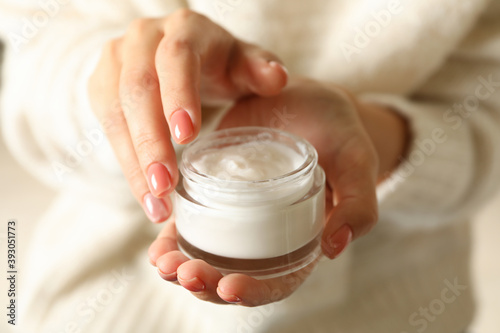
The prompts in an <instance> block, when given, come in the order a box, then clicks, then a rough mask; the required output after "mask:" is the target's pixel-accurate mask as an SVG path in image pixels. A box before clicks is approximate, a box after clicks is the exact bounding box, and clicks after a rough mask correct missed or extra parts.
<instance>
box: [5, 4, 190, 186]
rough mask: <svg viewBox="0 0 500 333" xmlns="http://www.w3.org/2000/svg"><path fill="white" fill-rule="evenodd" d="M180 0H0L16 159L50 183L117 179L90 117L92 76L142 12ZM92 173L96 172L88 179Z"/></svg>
mask: <svg viewBox="0 0 500 333" xmlns="http://www.w3.org/2000/svg"><path fill="white" fill-rule="evenodd" d="M182 5H183V2H182V1H181V0H165V1H161V2H160V1H151V0H146V1H137V0H128V1H121V0H110V1H99V0H89V1H82V0H74V1H67V0H52V1H44V2H38V1H35V0H25V1H20V2H19V3H18V2H16V4H13V2H11V1H9V0H0V6H2V12H1V13H0V38H1V39H2V40H3V41H4V43H5V46H6V54H5V62H4V64H3V80H2V82H3V87H2V96H1V98H2V100H1V102H2V104H1V112H2V122H1V125H2V132H3V135H4V138H5V141H6V143H7V145H8V147H9V149H10V151H11V152H12V153H13V155H14V156H15V157H16V159H17V160H18V161H19V162H20V163H21V165H23V166H24V167H25V168H26V169H27V170H28V171H30V172H31V173H33V174H34V175H35V176H36V177H37V178H38V179H40V180H42V181H43V182H44V183H46V184H48V185H49V186H52V187H56V188H58V187H64V186H71V185H72V184H74V183H75V182H79V183H85V182H87V181H88V179H92V180H96V181H99V182H103V181H105V182H108V181H110V182H113V181H114V180H116V181H117V182H120V181H121V180H120V178H122V175H121V171H120V169H119V167H118V164H117V162H116V159H115V158H114V155H113V152H112V150H111V148H110V146H109V144H108V142H107V140H106V139H105V138H104V135H103V133H102V130H101V128H100V126H99V124H98V123H97V121H96V119H95V117H94V116H93V115H92V112H91V109H90V106H89V102H88V97H87V89H86V85H87V81H88V78H89V76H90V75H91V73H92V71H93V69H94V67H95V65H96V63H97V61H98V58H99V54H100V52H101V49H102V46H103V45H104V43H105V42H106V41H108V40H109V39H111V38H114V37H117V36H119V35H121V34H123V32H124V31H125V29H126V28H127V26H128V25H129V23H130V22H131V21H132V20H133V19H134V18H137V17H143V16H163V15H167V14H168V13H170V12H172V11H174V10H175V9H177V8H179V7H181V6H182ZM89 174H92V176H93V177H88V175H89Z"/></svg>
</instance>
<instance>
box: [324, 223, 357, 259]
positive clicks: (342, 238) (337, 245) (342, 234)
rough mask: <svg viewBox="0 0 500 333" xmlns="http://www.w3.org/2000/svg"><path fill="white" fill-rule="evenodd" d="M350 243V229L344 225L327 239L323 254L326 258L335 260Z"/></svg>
mask: <svg viewBox="0 0 500 333" xmlns="http://www.w3.org/2000/svg"><path fill="white" fill-rule="evenodd" d="M351 241H352V229H351V227H349V226H348V225H347V224H344V225H343V226H342V227H340V229H339V230H337V231H336V232H335V233H334V234H333V235H331V236H330V238H328V244H327V247H328V248H327V249H325V252H326V253H325V254H326V255H327V257H328V258H330V259H334V258H337V257H338V256H340V255H341V254H342V252H344V250H345V249H346V248H347V246H348V245H349V244H350V243H351Z"/></svg>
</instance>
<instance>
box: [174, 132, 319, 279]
mask: <svg viewBox="0 0 500 333" xmlns="http://www.w3.org/2000/svg"><path fill="white" fill-rule="evenodd" d="M226 152H230V153H226ZM200 161H201V163H200ZM278 166H279V167H278ZM280 168H281V169H280ZM207 170H209V171H210V172H207ZM214 170H215V171H214ZM280 172H281V173H280ZM180 173H181V179H180V180H179V185H178V186H177V188H176V195H175V205H174V207H175V208H174V209H175V210H174V212H175V223H176V227H177V237H178V245H179V249H180V250H181V251H182V252H183V253H184V254H186V255H187V256H188V257H189V258H198V259H203V260H204V261H206V262H207V263H209V264H211V265H212V266H214V267H215V268H217V269H218V270H219V271H220V272H221V273H222V274H229V273H234V272H239V273H244V274H247V275H250V276H253V277H255V278H261V279H263V278H271V277H276V276H280V275H285V274H288V273H291V272H294V271H296V270H299V269H301V268H303V267H305V266H306V265H308V264H309V263H311V262H312V261H314V260H315V259H316V258H317V257H318V256H319V255H320V254H321V246H320V245H321V233H322V230H323V224H324V218H325V216H324V214H325V213H324V211H325V189H324V186H325V185H324V184H325V175H324V172H323V169H322V168H321V167H320V166H319V165H318V155H317V152H316V150H315V149H314V147H313V146H312V145H311V144H310V143H309V142H307V141H306V140H304V139H302V138H300V137H297V136H295V135H292V134H290V133H287V132H284V131H280V130H276V129H270V128H261V127H240V128H232V129H228V130H222V131H217V132H214V133H211V134H209V135H207V136H205V137H203V138H200V139H199V140H197V141H195V142H193V143H192V144H190V145H188V146H187V148H186V149H185V150H184V152H183V154H182V161H181V163H180ZM273 173H274V174H273ZM262 175H264V176H262ZM269 175H271V176H269Z"/></svg>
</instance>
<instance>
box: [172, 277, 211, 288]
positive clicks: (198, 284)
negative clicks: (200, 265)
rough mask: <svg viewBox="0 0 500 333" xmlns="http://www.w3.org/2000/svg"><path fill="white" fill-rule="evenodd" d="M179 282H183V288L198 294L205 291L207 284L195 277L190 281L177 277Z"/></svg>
mask: <svg viewBox="0 0 500 333" xmlns="http://www.w3.org/2000/svg"><path fill="white" fill-rule="evenodd" d="M177 280H179V282H181V281H182V282H181V284H182V286H183V287H184V288H186V289H187V290H189V291H193V292H198V291H203V290H205V284H204V283H203V281H201V280H200V279H198V278H197V277H194V278H192V279H190V280H183V279H181V278H179V277H177Z"/></svg>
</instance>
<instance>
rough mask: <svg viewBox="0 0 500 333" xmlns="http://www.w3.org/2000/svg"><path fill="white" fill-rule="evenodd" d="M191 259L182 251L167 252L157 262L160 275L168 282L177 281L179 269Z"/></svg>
mask: <svg viewBox="0 0 500 333" xmlns="http://www.w3.org/2000/svg"><path fill="white" fill-rule="evenodd" d="M188 261H189V258H188V257H186V256H185V255H184V254H183V253H182V252H180V251H171V252H167V253H165V254H164V255H162V256H161V257H159V258H158V259H157V260H156V267H157V268H158V274H159V275H160V276H161V278H162V279H164V280H167V281H177V278H178V277H177V269H178V268H179V266H181V265H182V264H183V263H185V262H188Z"/></svg>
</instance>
